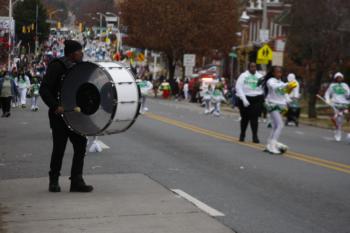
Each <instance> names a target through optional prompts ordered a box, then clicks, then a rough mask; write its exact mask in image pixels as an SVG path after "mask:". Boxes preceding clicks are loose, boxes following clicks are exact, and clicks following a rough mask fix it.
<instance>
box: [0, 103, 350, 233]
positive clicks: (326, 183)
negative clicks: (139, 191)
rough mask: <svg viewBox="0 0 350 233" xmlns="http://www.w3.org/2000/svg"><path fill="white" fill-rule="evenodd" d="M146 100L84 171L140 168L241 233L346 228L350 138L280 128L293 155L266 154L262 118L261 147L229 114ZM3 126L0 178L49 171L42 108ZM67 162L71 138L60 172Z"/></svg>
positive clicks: (321, 232) (15, 115)
mask: <svg viewBox="0 0 350 233" xmlns="http://www.w3.org/2000/svg"><path fill="white" fill-rule="evenodd" d="M147 101H148V106H149V109H150V111H149V112H148V113H146V114H144V115H141V116H139V118H138V120H137V121H136V123H135V125H134V126H133V127H132V128H131V129H130V130H129V131H127V132H126V133H123V134H119V135H110V136H105V137H100V138H99V139H100V140H101V141H103V143H104V144H106V145H107V146H108V147H110V148H109V149H105V150H103V151H102V152H101V153H88V155H87V158H86V160H85V173H86V174H91V175H92V174H131V173H137V174H145V175H146V176H148V177H150V178H151V179H153V180H155V181H156V182H158V183H160V184H161V185H163V186H165V187H167V188H168V189H171V190H173V189H176V190H182V191H184V192H185V193H187V194H189V195H191V196H192V197H195V198H196V199H198V200H200V201H201V202H203V203H205V204H206V205H208V206H210V207H211V208H213V209H215V210H217V211H219V212H221V213H223V214H224V216H217V217H215V218H216V219H217V220H218V221H219V222H221V223H223V224H224V225H226V226H228V227H229V228H231V229H232V230H233V231H235V232H238V233H295V232H298V233H302V232H305V233H306V232H307V233H310V232H317V233H349V232H350V198H349V192H350V179H349V176H350V156H349V148H350V144H349V143H348V142H345V141H342V142H335V141H334V139H333V138H332V136H333V133H332V131H331V130H327V129H320V128H313V127H309V126H305V125H301V126H300V127H299V128H296V127H285V128H284V130H283V133H282V136H281V141H282V142H283V143H285V144H287V145H288V146H289V148H290V151H288V152H287V153H286V154H285V155H283V156H281V155H270V154H267V153H265V152H263V148H264V144H265V143H266V138H267V136H268V135H269V132H270V129H268V128H267V127H266V124H264V123H261V124H260V127H259V131H260V132H259V136H260V140H261V141H262V143H261V144H259V145H257V144H252V143H250V141H251V137H250V134H248V135H247V138H246V139H247V140H246V141H247V142H246V143H241V142H238V138H237V137H238V135H239V121H238V120H237V119H238V115H237V114H236V113H232V112H225V113H224V114H223V115H222V116H221V117H219V118H217V117H213V116H208V115H204V114H203V113H202V112H203V109H202V108H200V107H198V106H196V105H194V104H190V103H184V102H175V101H166V100H160V99H148V100H147ZM0 129H1V130H0V148H1V149H0V180H8V179H18V178H38V177H47V172H48V165H49V160H50V154H51V138H50V130H49V124H48V117H47V108H46V107H45V106H44V105H43V104H41V105H40V111H39V112H31V111H30V110H29V109H25V110H23V109H13V111H12V116H11V118H2V119H0ZM248 132H250V129H249V130H248ZM71 158H72V147H71V144H70V143H69V144H68V147H67V151H66V156H65V160H64V165H63V171H62V175H64V176H69V171H70V165H71ZM42 185H43V186H44V187H45V189H46V186H47V183H43V184H42ZM92 185H94V184H92ZM94 192H101V190H99V189H95V190H94ZM47 195H50V194H49V193H47ZM0 204H1V200H0Z"/></svg>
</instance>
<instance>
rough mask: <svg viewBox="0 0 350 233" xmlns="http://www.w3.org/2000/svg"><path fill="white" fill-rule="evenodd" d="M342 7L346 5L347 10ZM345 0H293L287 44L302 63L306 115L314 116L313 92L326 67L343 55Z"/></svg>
mask: <svg viewBox="0 0 350 233" xmlns="http://www.w3.org/2000/svg"><path fill="white" fill-rule="evenodd" d="M344 9H348V10H347V11H346V10H344ZM349 9H350V8H349V1H347V0H322V1H319V0H308V1H305V0H294V1H293V6H292V11H291V16H292V18H291V28H290V35H289V37H288V42H287V47H288V52H289V56H290V57H291V58H292V60H293V61H294V62H295V63H296V64H299V65H303V66H304V67H306V69H307V71H308V72H307V73H308V74H309V75H308V77H306V88H307V93H308V94H309V96H308V101H309V103H308V107H309V108H308V115H309V117H310V118H314V117H316V115H317V113H316V108H315V105H316V94H317V93H318V92H319V90H320V87H321V84H322V81H323V80H324V79H325V78H326V77H328V73H329V71H330V70H331V69H332V68H334V67H337V66H338V65H339V63H340V61H341V59H342V57H343V56H344V55H345V54H344V53H343V51H344V48H345V47H346V46H349V44H348V43H345V41H344V40H343V39H342V38H343V32H342V31H341V30H340V26H341V25H342V23H343V22H344V20H346V15H347V13H348V11H349Z"/></svg>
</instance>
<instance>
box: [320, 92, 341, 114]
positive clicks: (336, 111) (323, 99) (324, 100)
mask: <svg viewBox="0 0 350 233" xmlns="http://www.w3.org/2000/svg"><path fill="white" fill-rule="evenodd" d="M316 97H317V98H319V99H320V100H322V101H323V102H324V103H325V104H327V105H328V106H330V107H331V108H332V109H333V111H334V112H335V113H336V114H338V112H339V111H338V109H336V108H335V107H334V105H332V104H330V103H328V102H327V101H326V99H325V98H323V97H322V96H320V95H318V94H317V95H316Z"/></svg>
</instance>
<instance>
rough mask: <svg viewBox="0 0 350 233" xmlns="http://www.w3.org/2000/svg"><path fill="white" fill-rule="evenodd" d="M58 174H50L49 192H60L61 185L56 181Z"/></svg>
mask: <svg viewBox="0 0 350 233" xmlns="http://www.w3.org/2000/svg"><path fill="white" fill-rule="evenodd" d="M58 177H59V176H50V183H49V192H52V193H58V192H61V187H60V185H59V183H58Z"/></svg>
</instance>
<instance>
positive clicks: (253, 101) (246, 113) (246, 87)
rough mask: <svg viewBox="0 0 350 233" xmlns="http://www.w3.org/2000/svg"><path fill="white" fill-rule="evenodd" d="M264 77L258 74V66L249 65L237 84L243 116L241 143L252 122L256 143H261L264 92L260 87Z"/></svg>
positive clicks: (239, 104)
mask: <svg viewBox="0 0 350 233" xmlns="http://www.w3.org/2000/svg"><path fill="white" fill-rule="evenodd" d="M261 78H262V75H261V74H260V73H259V72H257V70H256V64H255V63H254V62H251V63H249V66H248V70H247V71H246V72H244V73H242V74H241V75H240V76H239V78H238V79H237V82H236V92H237V96H238V97H239V100H238V107H239V112H240V114H241V134H240V136H239V141H241V142H243V141H244V140H245V133H246V130H247V127H248V124H249V122H250V126H251V128H252V136H253V142H254V143H260V141H259V138H258V126H259V123H258V119H259V116H260V114H261V110H262V107H263V103H264V96H263V90H262V89H261V87H260V86H259V85H258V82H259V80H260V79H261Z"/></svg>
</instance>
